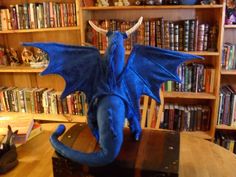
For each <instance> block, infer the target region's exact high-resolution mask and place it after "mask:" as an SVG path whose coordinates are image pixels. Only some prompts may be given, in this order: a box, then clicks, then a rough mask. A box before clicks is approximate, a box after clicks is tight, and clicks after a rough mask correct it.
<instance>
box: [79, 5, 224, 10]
mask: <svg viewBox="0 0 236 177" xmlns="http://www.w3.org/2000/svg"><path fill="white" fill-rule="evenodd" d="M213 8H214V9H215V8H223V5H222V4H217V5H172V6H168V5H161V6H109V7H81V10H147V9H154V10H155V9H213Z"/></svg>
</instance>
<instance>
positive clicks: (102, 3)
mask: <svg viewBox="0 0 236 177" xmlns="http://www.w3.org/2000/svg"><path fill="white" fill-rule="evenodd" d="M96 6H98V7H100V6H105V7H106V6H109V2H108V0H97V3H96Z"/></svg>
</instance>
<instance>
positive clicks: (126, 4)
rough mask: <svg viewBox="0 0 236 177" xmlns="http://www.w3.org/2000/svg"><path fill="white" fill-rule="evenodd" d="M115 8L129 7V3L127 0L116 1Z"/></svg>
mask: <svg viewBox="0 0 236 177" xmlns="http://www.w3.org/2000/svg"><path fill="white" fill-rule="evenodd" d="M114 5H115V6H129V5H130V2H129V1H128V0H118V1H117V2H114Z"/></svg>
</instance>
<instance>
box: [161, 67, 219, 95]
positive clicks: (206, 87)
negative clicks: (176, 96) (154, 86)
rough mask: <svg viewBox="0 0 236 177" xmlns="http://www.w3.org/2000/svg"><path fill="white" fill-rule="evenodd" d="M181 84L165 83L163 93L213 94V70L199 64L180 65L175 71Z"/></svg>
mask: <svg viewBox="0 0 236 177" xmlns="http://www.w3.org/2000/svg"><path fill="white" fill-rule="evenodd" d="M177 73H178V75H179V78H180V79H181V80H182V83H177V82H174V81H167V82H165V83H164V84H163V87H164V90H165V91H180V92H206V93H213V91H214V83H215V69H213V68H210V67H208V66H205V65H203V64H199V63H190V64H182V65H181V66H179V68H178V71H177Z"/></svg>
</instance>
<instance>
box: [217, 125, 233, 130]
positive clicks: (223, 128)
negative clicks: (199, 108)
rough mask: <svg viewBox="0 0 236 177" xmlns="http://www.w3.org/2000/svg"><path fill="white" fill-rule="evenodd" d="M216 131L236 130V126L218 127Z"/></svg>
mask: <svg viewBox="0 0 236 177" xmlns="http://www.w3.org/2000/svg"><path fill="white" fill-rule="evenodd" d="M216 129H219V130H236V126H228V125H216Z"/></svg>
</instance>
